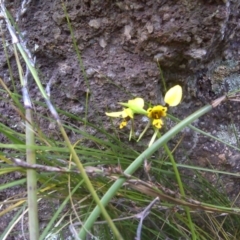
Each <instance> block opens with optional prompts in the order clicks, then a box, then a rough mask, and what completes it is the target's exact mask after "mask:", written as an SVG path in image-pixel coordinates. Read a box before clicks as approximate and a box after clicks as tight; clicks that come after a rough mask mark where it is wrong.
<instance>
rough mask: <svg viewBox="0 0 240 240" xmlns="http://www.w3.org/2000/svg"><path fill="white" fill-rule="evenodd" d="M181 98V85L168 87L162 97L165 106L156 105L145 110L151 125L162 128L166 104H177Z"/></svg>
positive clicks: (172, 105)
mask: <svg viewBox="0 0 240 240" xmlns="http://www.w3.org/2000/svg"><path fill="white" fill-rule="evenodd" d="M181 99H182V87H181V86H180V85H176V86H174V87H172V88H170V89H169V90H168V91H167V93H166V95H165V97H164V101H165V103H166V107H163V106H161V105H158V106H154V107H152V108H149V109H148V110H147V116H148V118H149V119H151V121H152V125H153V126H154V127H156V128H157V129H160V128H162V126H163V121H162V117H165V116H166V115H167V106H171V107H174V106H177V105H178V104H179V103H180V101H181Z"/></svg>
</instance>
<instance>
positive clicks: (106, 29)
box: [0, 0, 240, 231]
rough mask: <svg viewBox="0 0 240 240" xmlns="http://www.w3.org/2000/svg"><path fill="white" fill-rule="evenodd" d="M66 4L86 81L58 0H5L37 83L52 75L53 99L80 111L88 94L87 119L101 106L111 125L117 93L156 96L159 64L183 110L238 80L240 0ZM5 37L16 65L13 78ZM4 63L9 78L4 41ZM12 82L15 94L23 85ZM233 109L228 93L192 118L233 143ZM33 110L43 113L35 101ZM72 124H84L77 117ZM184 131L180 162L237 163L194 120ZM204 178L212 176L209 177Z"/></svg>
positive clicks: (12, 121)
mask: <svg viewBox="0 0 240 240" xmlns="http://www.w3.org/2000/svg"><path fill="white" fill-rule="evenodd" d="M65 6H66V10H67V13H68V16H69V19H70V21H71V25H72V28H73V31H74V37H75V39H76V44H77V47H78V49H79V50H80V51H81V55H82V61H83V65H84V68H85V70H86V77H87V79H88V80H87V81H86V79H85V78H84V74H83V72H82V71H81V66H79V61H78V58H77V55H76V51H75V50H74V46H73V41H72V36H71V33H70V30H69V27H68V25H67V21H66V16H65V13H64V11H63V6H62V3H61V1H59V0H55V1H36V0H32V1H19V0H15V1H14V0H13V1H6V7H7V8H8V10H9V11H10V12H11V13H12V15H13V17H14V18H15V19H17V24H18V26H19V28H20V31H21V32H22V34H23V39H24V41H25V43H26V45H27V47H28V48H29V50H30V51H31V52H32V53H33V55H34V56H35V57H36V65H37V68H38V69H39V72H40V78H41V81H42V83H43V84H44V85H46V84H47V83H48V82H49V80H50V79H51V80H52V90H51V99H52V101H53V103H54V104H55V105H56V106H57V107H59V108H61V109H64V110H66V111H69V112H71V113H73V114H77V115H80V116H81V115H82V116H83V117H84V113H85V100H86V95H87V93H89V94H90V101H89V115H88V119H90V122H92V123H93V124H98V122H97V120H96V117H95V116H96V115H98V116H100V118H101V119H102V122H103V124H104V126H105V127H106V128H107V129H109V130H111V128H112V126H111V125H110V121H109V119H108V118H107V117H106V116H105V114H104V113H105V111H106V110H108V111H115V110H116V109H121V107H120V108H119V106H118V105H117V102H118V101H123V102H124V101H127V100H128V99H129V96H132V97H133V96H140V97H143V98H144V99H145V100H146V101H148V102H151V103H153V104H156V103H161V101H162V95H164V91H163V86H162V80H161V76H160V70H159V65H160V66H161V69H162V71H163V75H164V78H165V81H166V84H167V87H168V88H169V87H171V86H173V85H175V84H180V85H182V87H183V89H184V98H183V102H182V103H181V105H180V106H179V107H177V108H175V109H172V113H174V115H175V116H178V117H179V118H180V119H183V118H184V117H186V116H188V115H189V114H190V113H192V112H194V111H195V110H197V109H199V108H200V107H201V106H203V105H204V104H206V103H210V102H211V101H212V100H213V99H215V98H217V97H219V96H221V95H222V94H224V93H225V92H228V91H232V90H235V89H237V88H239V87H240V78H239V71H240V65H239V54H240V52H239V50H238V48H239V43H240V32H239V28H240V25H239V24H240V22H239V21H240V13H239V12H240V3H239V1H237V0H222V1H221V0H219V1H214V0H212V1H203V0H202V1H201V0H192V1H185V0H180V1H177V0H168V1H166V0H158V1H156V0H152V1H151V0H149V1H135V0H131V1H130V0H129V1H128V0H123V1H111V0H108V1H104V0H99V1H98V0H84V1H78V0H75V1H66V2H65ZM1 21H2V23H1V24H2V27H3V30H4V34H5V35H6V38H7V41H8V42H9V44H10V46H11V39H10V37H9V35H8V34H7V30H6V28H5V27H4V22H3V20H1ZM5 30H6V31H5ZM10 46H9V54H10V61H11V63H12V66H13V70H14V72H13V74H14V77H15V79H18V72H17V69H16V65H15V63H14V62H15V58H14V54H13V52H12V51H11V49H10ZM0 70H1V71H0V72H1V77H2V79H3V80H4V82H6V84H7V85H8V86H9V87H10V86H11V81H10V80H9V72H8V66H7V61H6V56H5V54H4V51H3V48H2V49H1V51H0ZM18 89H19V93H20V87H19V88H18ZM30 92H31V95H32V97H34V99H36V100H41V95H40V93H39V92H38V89H37V87H36V86H35V84H34V82H32V83H30ZM0 105H1V108H0V115H1V116H12V117H10V118H9V119H8V121H7V122H6V121H5V118H3V119H1V121H2V122H4V121H5V123H6V124H7V125H8V126H13V125H14V126H15V125H16V126H17V127H19V130H21V127H20V125H21V124H20V122H21V119H20V118H19V117H18V116H16V115H15V113H14V111H13V109H12V108H11V107H10V106H9V105H7V104H1V103H0ZM238 109H240V103H238V102H230V101H229V102H227V103H225V104H223V105H222V106H220V107H218V108H217V109H215V110H214V111H213V112H212V113H210V114H208V115H207V116H204V117H202V118H201V119H199V120H198V121H197V122H196V123H195V124H194V125H195V126H196V127H199V128H201V129H202V130H204V131H206V132H208V133H210V134H212V135H214V136H217V137H219V138H221V139H222V140H225V141H226V142H228V143H230V144H233V145H234V146H237V145H238V143H239V141H238V139H237V137H236V132H237V135H238V134H239V131H240V130H239V127H240V126H239V118H240V111H239V110H238ZM37 111H39V112H42V113H45V112H46V110H45V109H44V108H41V107H38V109H37ZM75 124H77V125H78V126H79V128H81V127H83V126H82V124H81V123H75ZM40 125H41V126H42V128H43V129H44V130H45V131H46V132H49V131H50V132H51V130H52V129H53V126H52V123H48V122H45V121H44V119H42V120H40ZM170 125H171V123H169V126H170ZM229 126H230V127H229ZM231 126H234V129H235V131H233V130H231V129H232V128H231ZM126 131H128V130H126ZM70 134H71V133H70ZM93 134H97V133H95V132H93ZM183 136H184V137H183V139H182V143H181V145H180V147H179V150H178V151H177V152H176V154H178V155H177V156H178V158H177V159H178V161H179V162H181V163H186V162H187V161H189V160H191V161H192V163H193V164H195V165H200V166H203V167H207V166H208V165H209V164H210V165H214V166H216V167H217V168H218V169H221V170H226V169H227V170H228V171H233V172H238V171H239V167H240V161H239V159H240V157H239V153H237V151H236V150H234V149H231V148H229V147H226V146H225V145H223V144H220V143H217V142H216V141H214V140H210V139H209V138H206V137H202V136H201V135H200V134H198V133H196V132H194V131H192V130H190V129H186V130H184V131H183ZM70 138H71V139H72V140H73V141H74V140H76V138H77V136H75V135H73V136H71V135H70ZM123 140H124V139H123ZM176 141H177V139H176ZM172 144H174V141H173V143H172ZM186 153H187V154H186ZM206 177H208V178H210V179H211V177H212V176H211V175H209V176H206ZM213 181H214V179H213ZM228 184H229V185H228V191H229V194H230V195H231V196H233V197H234V196H235V195H236V194H238V192H239V188H240V185H239V183H238V181H236V180H234V179H233V180H231V181H228ZM0 229H1V226H0ZM0 231H1V230H0Z"/></svg>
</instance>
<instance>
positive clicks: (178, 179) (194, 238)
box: [159, 134, 197, 240]
mask: <svg viewBox="0 0 240 240" xmlns="http://www.w3.org/2000/svg"><path fill="white" fill-rule="evenodd" d="M159 135H160V134H159ZM160 137H161V136H160ZM163 147H164V149H165V151H166V153H167V155H168V157H169V159H170V161H171V163H172V167H173V170H174V173H175V176H176V179H177V182H178V186H179V190H180V193H181V195H182V197H184V198H185V197H186V194H185V191H184V188H183V184H182V180H181V177H180V174H179V171H178V168H177V165H176V162H175V160H174V157H173V155H172V153H171V151H170V150H169V148H168V146H167V144H164V145H163ZM184 209H185V211H186V214H187V218H188V223H189V228H190V230H191V233H192V239H193V240H196V239H197V237H196V234H195V227H194V224H193V222H192V218H191V214H190V211H189V207H184Z"/></svg>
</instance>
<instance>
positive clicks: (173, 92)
mask: <svg viewBox="0 0 240 240" xmlns="http://www.w3.org/2000/svg"><path fill="white" fill-rule="evenodd" d="M181 99H182V87H181V86H180V85H176V86H174V87H172V88H170V89H169V90H168V91H167V93H166V95H165V97H164V102H165V103H167V104H168V105H169V106H171V107H175V106H177V105H178V104H179V103H180V102H181Z"/></svg>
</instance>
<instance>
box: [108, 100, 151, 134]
mask: <svg viewBox="0 0 240 240" xmlns="http://www.w3.org/2000/svg"><path fill="white" fill-rule="evenodd" d="M119 104H121V105H123V106H126V107H128V108H124V109H123V111H121V112H112V113H107V112H106V113H105V114H106V115H107V116H109V117H120V118H124V120H123V121H122V122H121V124H120V126H119V127H120V129H122V128H123V127H125V126H126V125H127V123H128V121H129V120H130V119H133V117H134V114H146V110H144V109H143V107H144V100H143V99H142V98H135V99H132V100H129V101H128V103H119Z"/></svg>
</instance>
